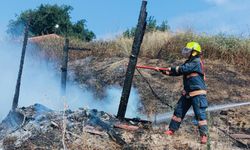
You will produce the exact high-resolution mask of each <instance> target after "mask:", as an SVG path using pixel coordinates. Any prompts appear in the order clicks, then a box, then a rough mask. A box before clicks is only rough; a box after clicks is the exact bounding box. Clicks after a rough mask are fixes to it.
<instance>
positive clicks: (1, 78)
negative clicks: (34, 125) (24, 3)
mask: <svg viewBox="0 0 250 150" xmlns="http://www.w3.org/2000/svg"><path fill="white" fill-rule="evenodd" d="M21 44H22V43H20V42H13V41H11V42H7V41H4V40H1V41H0V68H1V73H0V91H1V92H0V93H1V94H0V120H2V119H3V117H5V116H6V114H7V113H8V112H9V110H10V109H11V104H12V100H13V96H14V91H15V85H16V80H17V74H18V67H19V61H20V56H21V46H22V45H21ZM34 49H35V48H34V47H32V46H29V47H28V48H27V54H26V58H25V63H24V68H23V69H24V70H23V75H22V83H21V90H20V97H19V107H22V106H29V105H33V104H35V103H40V104H43V105H45V106H47V107H49V108H51V109H54V110H63V109H64V103H66V104H67V105H68V106H69V108H70V109H73V110H74V109H77V108H79V107H83V108H90V109H94V108H95V109H98V110H103V111H106V112H109V113H111V114H116V113H117V110H118V105H119V102H120V96H121V91H122V88H121V87H117V86H110V87H108V88H107V89H106V95H107V97H105V98H103V99H96V98H95V97H94V95H93V93H92V91H90V90H87V89H82V88H80V87H79V86H78V85H77V84H74V83H73V82H70V81H68V83H67V95H66V97H61V94H60V72H59V71H56V70H55V69H54V66H53V62H46V61H45V60H41V59H39V58H37V57H34V56H32V55H31V53H30V52H31V51H34ZM138 105H140V98H139V95H138V92H137V90H136V89H135V88H132V91H131V94H130V99H129V104H128V108H127V113H126V117H138V116H139V115H140V114H139V113H137V108H138Z"/></svg>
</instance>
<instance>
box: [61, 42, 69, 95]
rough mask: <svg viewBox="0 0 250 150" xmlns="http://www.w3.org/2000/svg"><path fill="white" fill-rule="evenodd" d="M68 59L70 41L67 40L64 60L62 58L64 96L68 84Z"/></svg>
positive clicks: (64, 48)
mask: <svg viewBox="0 0 250 150" xmlns="http://www.w3.org/2000/svg"><path fill="white" fill-rule="evenodd" d="M68 57H69V39H68V38H66V39H65V44H64V47H63V58H62V67H61V70H62V76H61V90H62V91H61V92H62V95H63V96H65V94H66V82H67V70H68Z"/></svg>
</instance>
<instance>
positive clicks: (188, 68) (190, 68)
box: [171, 62, 199, 76]
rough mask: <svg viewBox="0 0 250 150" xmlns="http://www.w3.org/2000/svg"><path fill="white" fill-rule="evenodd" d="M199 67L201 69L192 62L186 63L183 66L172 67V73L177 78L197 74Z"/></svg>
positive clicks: (197, 64)
mask: <svg viewBox="0 0 250 150" xmlns="http://www.w3.org/2000/svg"><path fill="white" fill-rule="evenodd" d="M197 67H199V63H196V62H190V63H185V64H183V65H181V66H177V67H171V72H172V73H173V75H175V76H177V75H184V74H190V73H192V72H195V71H196V70H197Z"/></svg>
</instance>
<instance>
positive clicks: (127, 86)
mask: <svg viewBox="0 0 250 150" xmlns="http://www.w3.org/2000/svg"><path fill="white" fill-rule="evenodd" d="M146 6H147V1H146V0H143V1H142V5H141V10H140V15H139V19H138V24H137V28H136V32H135V37H134V42H133V45H132V51H131V56H130V59H129V63H128V67H127V72H126V76H125V81H124V85H123V90H122V96H121V100H120V105H119V109H118V113H117V117H118V118H119V119H124V117H125V114H126V109H127V104H128V99H129V95H130V91H131V86H132V80H133V76H134V72H135V67H136V63H137V57H138V55H139V51H140V47H141V43H142V40H143V36H144V32H145V28H146V24H147V21H146V19H147V11H146Z"/></svg>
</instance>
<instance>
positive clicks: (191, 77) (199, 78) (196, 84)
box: [170, 56, 207, 93]
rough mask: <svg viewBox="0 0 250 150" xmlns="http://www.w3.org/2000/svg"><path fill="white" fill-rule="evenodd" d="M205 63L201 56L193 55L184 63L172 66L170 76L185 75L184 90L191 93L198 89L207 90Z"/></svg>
mask: <svg viewBox="0 0 250 150" xmlns="http://www.w3.org/2000/svg"><path fill="white" fill-rule="evenodd" d="M203 70H204V69H203V63H202V61H201V59H200V57H199V56H195V57H191V58H190V59H188V60H187V61H186V62H185V63H184V64H182V65H180V66H177V67H171V72H170V76H180V75H183V85H184V90H185V91H186V92H187V93H189V92H192V91H196V90H206V89H207V87H206V84H205V81H204V78H205V77H204V71H203Z"/></svg>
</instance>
